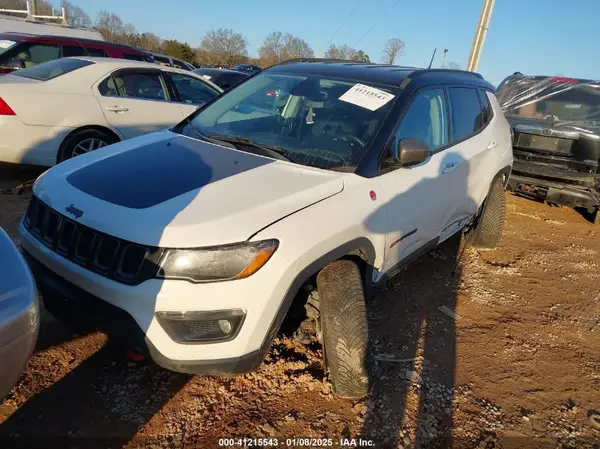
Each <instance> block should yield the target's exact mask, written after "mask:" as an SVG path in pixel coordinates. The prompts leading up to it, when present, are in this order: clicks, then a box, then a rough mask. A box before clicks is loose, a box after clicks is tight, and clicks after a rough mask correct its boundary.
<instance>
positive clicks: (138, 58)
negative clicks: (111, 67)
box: [123, 53, 148, 61]
mask: <svg viewBox="0 0 600 449" xmlns="http://www.w3.org/2000/svg"><path fill="white" fill-rule="evenodd" d="M123 58H125V59H129V60H130V61H148V58H147V57H146V56H144V55H140V54H134V53H123Z"/></svg>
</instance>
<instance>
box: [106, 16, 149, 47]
mask: <svg viewBox="0 0 600 449" xmlns="http://www.w3.org/2000/svg"><path fill="white" fill-rule="evenodd" d="M95 28H96V29H97V30H98V31H100V32H101V33H102V35H103V36H104V38H105V39H106V40H107V41H111V42H120V43H122V44H130V45H137V44H138V41H139V36H138V35H137V32H136V30H135V27H134V26H133V25H132V24H130V23H123V20H121V17H119V15H118V14H115V13H112V12H108V11H100V12H99V13H98V16H97V17H96V24H95Z"/></svg>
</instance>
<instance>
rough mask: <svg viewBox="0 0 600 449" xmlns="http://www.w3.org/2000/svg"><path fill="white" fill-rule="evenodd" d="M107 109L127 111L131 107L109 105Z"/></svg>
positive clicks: (110, 110)
mask: <svg viewBox="0 0 600 449" xmlns="http://www.w3.org/2000/svg"><path fill="white" fill-rule="evenodd" d="M106 110H107V111H108V112H127V111H129V109H127V108H125V107H123V106H108V107H107V108H106Z"/></svg>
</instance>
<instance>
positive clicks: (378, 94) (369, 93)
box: [339, 84, 394, 111]
mask: <svg viewBox="0 0 600 449" xmlns="http://www.w3.org/2000/svg"><path fill="white" fill-rule="evenodd" d="M392 98H394V95H392V94H389V93H387V92H385V91H383V90H380V89H376V88H375V87H371V86H365V85H364V84H355V85H354V86H352V87H351V88H350V89H348V90H347V91H346V93H344V95H342V96H341V97H340V98H339V99H340V100H342V101H345V102H346V103H352V104H355V105H357V106H360V107H362V108H365V109H368V110H370V111H376V110H377V109H379V108H380V107H381V106H383V105H384V104H386V103H387V102H389V101H390V100H391V99H392Z"/></svg>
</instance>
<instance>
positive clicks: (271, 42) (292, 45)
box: [258, 31, 314, 65]
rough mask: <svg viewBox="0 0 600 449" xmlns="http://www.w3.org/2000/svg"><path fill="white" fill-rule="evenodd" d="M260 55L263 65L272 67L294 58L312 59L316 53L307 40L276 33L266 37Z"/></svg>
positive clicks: (279, 32) (259, 51) (288, 34)
mask: <svg viewBox="0 0 600 449" xmlns="http://www.w3.org/2000/svg"><path fill="white" fill-rule="evenodd" d="M258 55H259V58H260V59H261V61H262V63H263V65H272V64H276V63H278V62H281V61H286V60H288V59H293V58H312V57H313V56H314V52H313V49H312V48H311V47H310V45H308V43H307V42H306V41H305V40H303V39H300V38H298V37H295V36H293V35H291V34H290V33H286V34H283V33H282V32H281V31H274V32H273V33H271V34H269V35H268V36H267V37H265V40H264V41H263V45H262V47H260V48H259V50H258Z"/></svg>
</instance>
